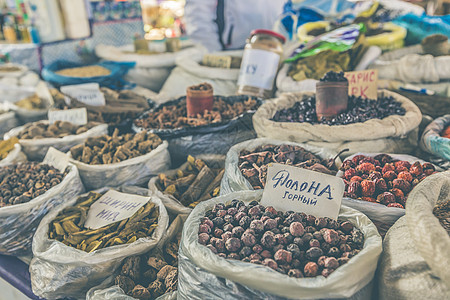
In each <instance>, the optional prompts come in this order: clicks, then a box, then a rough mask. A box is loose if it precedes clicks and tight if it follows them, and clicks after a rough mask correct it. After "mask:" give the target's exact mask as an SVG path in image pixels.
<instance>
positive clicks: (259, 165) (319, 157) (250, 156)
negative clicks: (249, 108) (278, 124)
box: [220, 138, 342, 195]
mask: <svg viewBox="0 0 450 300" xmlns="http://www.w3.org/2000/svg"><path fill="white" fill-rule="evenodd" d="M269 163H282V164H289V165H293V166H297V167H302V168H305V169H309V170H312V171H317V172H322V173H325V174H330V175H334V174H336V173H337V171H338V170H339V168H340V166H341V164H342V162H341V160H340V158H339V157H338V154H337V153H336V152H334V151H332V150H328V149H326V148H317V147H314V146H309V145H305V144H297V143H292V142H283V141H279V140H275V139H266V138H259V139H253V140H249V141H246V142H242V143H240V144H237V145H234V146H233V147H232V148H231V149H230V151H228V153H227V158H226V160H225V174H224V178H223V179H222V184H221V187H220V195H226V194H229V193H231V192H237V191H242V190H254V189H255V190H257V189H263V188H264V185H265V183H266V175H267V166H268V164H269Z"/></svg>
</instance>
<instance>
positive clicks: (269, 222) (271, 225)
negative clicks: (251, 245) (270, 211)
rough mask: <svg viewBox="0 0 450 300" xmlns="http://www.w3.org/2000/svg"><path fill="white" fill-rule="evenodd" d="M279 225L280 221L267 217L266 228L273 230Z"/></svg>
mask: <svg viewBox="0 0 450 300" xmlns="http://www.w3.org/2000/svg"><path fill="white" fill-rule="evenodd" d="M277 226H278V223H277V221H276V220H275V219H267V220H266V221H265V222H264V230H272V229H274V228H276V227H277Z"/></svg>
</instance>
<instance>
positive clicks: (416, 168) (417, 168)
mask: <svg viewBox="0 0 450 300" xmlns="http://www.w3.org/2000/svg"><path fill="white" fill-rule="evenodd" d="M409 172H410V173H411V174H413V175H416V176H419V175H420V174H422V173H423V168H422V165H421V164H420V162H418V161H416V162H415V163H413V164H412V166H411V168H409Z"/></svg>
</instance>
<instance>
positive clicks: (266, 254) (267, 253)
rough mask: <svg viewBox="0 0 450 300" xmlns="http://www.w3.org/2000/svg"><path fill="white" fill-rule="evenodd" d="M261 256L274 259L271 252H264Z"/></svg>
mask: <svg viewBox="0 0 450 300" xmlns="http://www.w3.org/2000/svg"><path fill="white" fill-rule="evenodd" d="M259 255H261V257H262V258H271V257H272V253H271V252H270V251H269V250H263V251H262V252H261V253H260V254H259Z"/></svg>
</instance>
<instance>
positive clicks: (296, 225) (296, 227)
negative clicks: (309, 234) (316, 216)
mask: <svg viewBox="0 0 450 300" xmlns="http://www.w3.org/2000/svg"><path fill="white" fill-rule="evenodd" d="M289 232H290V233H291V234H292V235H293V236H295V237H297V236H302V235H303V234H304V233H305V228H304V227H303V225H302V223H300V222H292V223H291V225H290V226H289Z"/></svg>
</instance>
